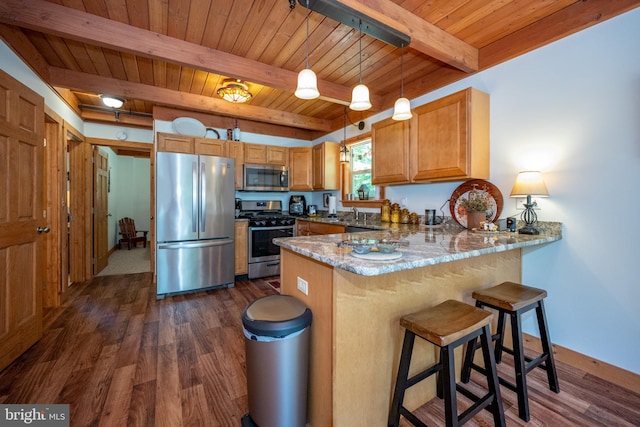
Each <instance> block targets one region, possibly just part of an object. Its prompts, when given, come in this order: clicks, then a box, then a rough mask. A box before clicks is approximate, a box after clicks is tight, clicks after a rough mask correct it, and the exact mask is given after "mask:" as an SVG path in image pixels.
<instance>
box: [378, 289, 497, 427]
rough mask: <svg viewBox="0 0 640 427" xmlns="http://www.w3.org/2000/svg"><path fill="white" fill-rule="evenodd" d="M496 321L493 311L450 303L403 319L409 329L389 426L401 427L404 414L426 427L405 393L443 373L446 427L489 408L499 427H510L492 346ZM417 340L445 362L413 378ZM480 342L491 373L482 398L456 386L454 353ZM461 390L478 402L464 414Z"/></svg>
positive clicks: (441, 392)
mask: <svg viewBox="0 0 640 427" xmlns="http://www.w3.org/2000/svg"><path fill="white" fill-rule="evenodd" d="M492 316H493V315H492V314H491V313H489V312H488V311H485V310H481V309H479V308H475V307H473V306H471V305H469V304H465V303H462V302H459V301H454V300H448V301H445V302H443V303H442V304H439V305H437V306H435V307H432V308H429V309H426V310H422V311H419V312H417V313H413V314H409V315H406V316H403V317H402V318H401V319H400V325H401V326H402V327H404V328H405V329H406V330H405V334H404V343H403V345H402V353H401V355H400V366H399V368H398V377H397V379H396V386H395V390H394V392H393V401H392V404H391V410H390V413H389V426H394V427H397V426H398V425H399V423H400V415H403V416H404V417H405V418H406V419H407V420H409V421H410V422H411V423H412V424H413V425H415V426H419V427H426V426H425V424H424V423H423V422H422V421H420V419H418V418H417V417H416V416H415V415H413V414H412V413H411V412H410V411H409V410H408V409H407V408H405V407H404V406H403V405H402V403H403V400H404V394H405V391H406V390H407V389H408V388H409V387H411V386H413V385H415V384H417V383H418V382H420V381H422V380H424V379H426V378H428V377H429V376H431V375H433V374H435V373H437V374H438V376H437V382H438V397H440V398H444V406H445V418H446V423H447V426H459V425H461V424H463V423H465V422H467V421H468V420H469V419H471V418H472V417H473V416H474V415H476V414H477V413H478V412H480V411H481V410H482V409H485V408H486V409H487V410H490V411H491V412H492V413H493V420H494V423H495V425H496V426H504V425H505V421H504V412H503V410H502V399H501V398H500V387H499V385H498V375H497V373H496V367H495V359H494V355H493V351H492V347H491V332H490V323H491V318H492ZM416 335H417V336H419V337H420V338H422V339H424V340H426V341H429V342H430V343H432V344H434V345H436V346H438V347H439V348H440V360H439V362H438V363H436V364H435V365H433V366H431V367H428V368H427V369H425V370H423V371H422V372H419V373H417V374H416V375H414V376H412V377H411V378H409V365H410V363H411V353H412V352H413V344H414V342H415V338H416ZM477 337H480V341H481V348H482V354H483V356H484V363H485V364H486V366H489V369H488V370H487V385H488V388H489V391H488V393H487V394H486V395H484V396H482V397H478V396H476V395H475V394H474V393H472V392H470V391H469V390H467V389H466V388H464V387H462V386H460V385H458V384H456V379H455V369H454V368H455V367H454V355H453V350H454V349H455V348H456V347H458V346H460V345H462V344H464V343H465V342H468V341H470V340H474V341H475V339H476V338H477ZM456 391H459V392H460V393H461V394H463V395H465V396H466V397H468V398H469V399H471V400H472V401H474V403H473V405H471V407H469V408H468V409H467V410H465V411H464V412H463V413H462V414H461V415H458V407H457V398H456Z"/></svg>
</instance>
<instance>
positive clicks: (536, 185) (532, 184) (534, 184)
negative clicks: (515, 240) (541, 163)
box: [511, 171, 549, 234]
mask: <svg viewBox="0 0 640 427" xmlns="http://www.w3.org/2000/svg"><path fill="white" fill-rule="evenodd" d="M511 197H526V198H527V203H525V205H524V211H523V212H522V215H520V219H522V221H524V224H525V225H524V227H523V228H521V229H519V230H518V233H520V234H540V232H539V231H538V229H537V228H536V227H535V225H536V223H537V222H538V215H537V214H536V212H535V210H534V207H535V206H536V205H537V203H536V202H532V201H531V197H549V192H548V191H547V186H546V185H545V184H544V181H543V180H542V175H541V174H540V172H538V171H524V172H520V173H518V176H517V178H516V182H515V184H513V189H512V190H511Z"/></svg>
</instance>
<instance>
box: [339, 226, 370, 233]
mask: <svg viewBox="0 0 640 427" xmlns="http://www.w3.org/2000/svg"><path fill="white" fill-rule="evenodd" d="M374 230H375V228H368V227H361V226H356V225H347V226H346V227H345V228H344V231H345V233H360V232H362V231H374Z"/></svg>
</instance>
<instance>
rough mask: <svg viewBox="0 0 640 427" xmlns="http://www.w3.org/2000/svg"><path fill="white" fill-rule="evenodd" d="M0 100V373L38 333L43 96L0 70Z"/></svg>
mask: <svg viewBox="0 0 640 427" xmlns="http://www.w3.org/2000/svg"><path fill="white" fill-rule="evenodd" d="M0 100H1V102H0V195H1V197H2V202H1V203H0V272H1V273H0V371H1V370H2V369H4V368H5V367H6V366H7V365H8V364H10V363H11V362H12V361H13V360H14V359H16V358H17V357H18V356H20V354H22V353H23V352H24V351H25V350H27V349H28V348H29V347H31V346H32V345H33V344H35V343H36V341H38V340H39V339H40V337H42V285H43V280H44V277H45V276H44V269H45V260H44V258H43V254H42V251H43V247H44V244H43V241H44V239H45V235H44V234H42V232H43V231H44V232H46V230H42V229H40V230H39V227H43V226H45V225H46V219H45V218H43V217H44V215H43V212H42V201H43V199H44V197H43V195H44V193H43V192H44V189H43V177H42V173H43V170H44V156H43V151H44V148H43V147H44V143H43V140H44V99H43V98H42V97H41V96H40V95H38V94H37V93H35V92H33V91H32V90H30V89H29V88H28V87H26V86H24V85H23V84H22V83H20V82H18V81H17V80H15V79H13V78H12V77H11V76H9V75H8V74H6V73H4V72H3V71H0ZM52 185H53V184H52Z"/></svg>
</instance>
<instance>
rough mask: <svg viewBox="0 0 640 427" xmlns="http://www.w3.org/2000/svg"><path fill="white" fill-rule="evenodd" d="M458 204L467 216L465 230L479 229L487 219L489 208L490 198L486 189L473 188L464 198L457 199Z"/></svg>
mask: <svg viewBox="0 0 640 427" xmlns="http://www.w3.org/2000/svg"><path fill="white" fill-rule="evenodd" d="M459 203H460V206H462V207H463V208H464V210H465V211H466V214H467V228H470V229H471V228H480V227H481V226H482V225H481V224H482V223H483V222H484V221H485V220H486V219H487V210H488V209H489V207H490V196H489V193H488V192H487V189H486V188H485V189H483V190H476V188H475V186H474V188H473V190H471V191H469V195H468V196H467V197H466V198H463V197H461V198H460V199H459Z"/></svg>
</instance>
